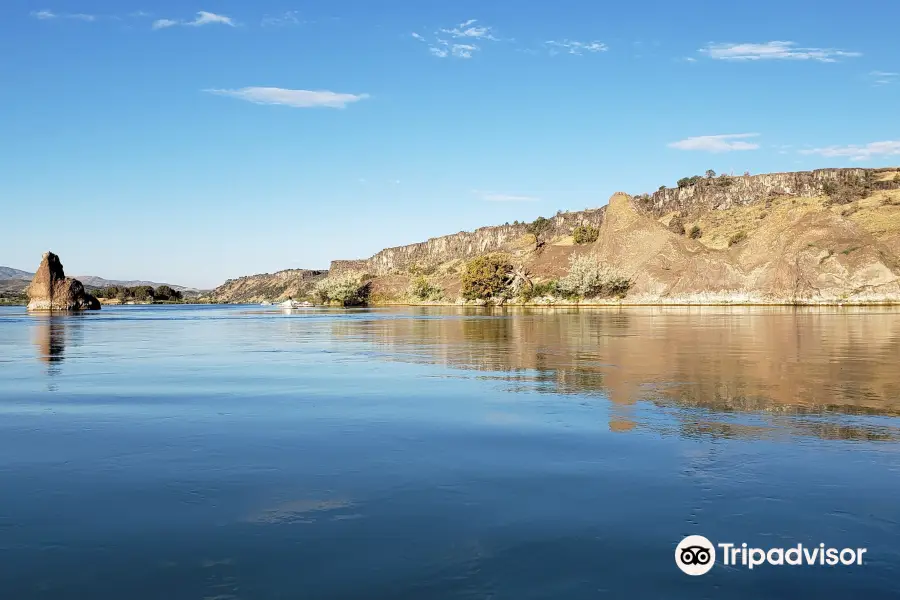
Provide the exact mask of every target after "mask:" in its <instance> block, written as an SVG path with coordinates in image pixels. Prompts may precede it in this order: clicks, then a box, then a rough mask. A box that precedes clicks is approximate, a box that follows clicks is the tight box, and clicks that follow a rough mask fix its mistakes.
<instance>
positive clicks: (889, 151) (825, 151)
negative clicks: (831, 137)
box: [800, 140, 900, 161]
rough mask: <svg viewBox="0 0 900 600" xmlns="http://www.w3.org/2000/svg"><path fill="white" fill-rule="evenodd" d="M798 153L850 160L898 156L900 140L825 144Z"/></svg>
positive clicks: (899, 153)
mask: <svg viewBox="0 0 900 600" xmlns="http://www.w3.org/2000/svg"><path fill="white" fill-rule="evenodd" d="M800 154H818V155H819V156H824V157H826V158H849V159H850V160H854V161H857V160H869V159H870V158H872V157H874V156H898V155H900V141H897V140H888V141H884V142H871V143H869V144H866V145H864V146H857V145H853V144H851V145H849V146H826V147H824V148H810V149H808V150H801V151H800Z"/></svg>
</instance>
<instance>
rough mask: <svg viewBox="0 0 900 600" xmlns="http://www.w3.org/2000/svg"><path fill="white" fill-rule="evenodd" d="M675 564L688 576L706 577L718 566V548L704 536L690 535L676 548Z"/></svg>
mask: <svg viewBox="0 0 900 600" xmlns="http://www.w3.org/2000/svg"><path fill="white" fill-rule="evenodd" d="M675 564H676V565H678V568H679V569H681V570H682V571H683V572H684V573H686V574H687V575H705V574H706V573H708V572H709V570H710V569H712V568H713V565H714V564H716V547H715V546H714V545H713V543H712V542H710V541H709V540H708V539H706V538H705V537H703V536H702V535H689V536H687V537H686V538H684V539H683V540H681V542H679V544H678V546H677V547H676V548H675Z"/></svg>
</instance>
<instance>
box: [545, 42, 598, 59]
mask: <svg viewBox="0 0 900 600" xmlns="http://www.w3.org/2000/svg"><path fill="white" fill-rule="evenodd" d="M544 45H545V46H547V48H549V49H550V54H554V55H555V54H559V53H560V52H564V53H566V54H574V55H576V56H581V55H582V54H584V53H585V52H591V53H596V52H606V51H607V50H609V47H608V46H607V45H606V44H604V43H602V42H597V41H593V42H578V41H575V40H562V41H557V40H550V41H547V42H544Z"/></svg>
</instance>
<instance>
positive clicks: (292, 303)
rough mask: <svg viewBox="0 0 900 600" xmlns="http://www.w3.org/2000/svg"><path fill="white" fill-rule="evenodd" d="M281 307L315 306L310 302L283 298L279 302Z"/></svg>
mask: <svg viewBox="0 0 900 600" xmlns="http://www.w3.org/2000/svg"><path fill="white" fill-rule="evenodd" d="M278 306H280V307H281V308H309V307H311V306H315V305H314V304H313V303H312V302H297V301H296V300H285V301H284V302H282V303H281V304H279V305H278Z"/></svg>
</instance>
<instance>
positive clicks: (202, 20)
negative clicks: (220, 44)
mask: <svg viewBox="0 0 900 600" xmlns="http://www.w3.org/2000/svg"><path fill="white" fill-rule="evenodd" d="M213 23H218V24H221V25H228V26H229V27H234V21H233V20H232V19H231V17H226V16H225V15H217V14H216V13H211V12H206V11H205V10H201V11H200V12H198V13H197V18H196V19H194V20H193V21H191V22H190V23H187V24H188V25H191V26H193V27H201V26H203V25H211V24H213Z"/></svg>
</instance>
